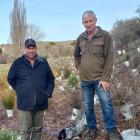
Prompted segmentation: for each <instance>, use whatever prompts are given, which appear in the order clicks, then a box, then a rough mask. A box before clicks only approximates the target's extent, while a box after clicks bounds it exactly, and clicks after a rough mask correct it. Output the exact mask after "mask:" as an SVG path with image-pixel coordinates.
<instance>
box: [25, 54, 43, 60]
mask: <svg viewBox="0 0 140 140" xmlns="http://www.w3.org/2000/svg"><path fill="white" fill-rule="evenodd" d="M23 59H24V60H28V58H27V56H26V55H23ZM28 61H29V60H28ZM35 61H37V62H44V60H43V58H41V57H40V56H38V54H36V56H35Z"/></svg>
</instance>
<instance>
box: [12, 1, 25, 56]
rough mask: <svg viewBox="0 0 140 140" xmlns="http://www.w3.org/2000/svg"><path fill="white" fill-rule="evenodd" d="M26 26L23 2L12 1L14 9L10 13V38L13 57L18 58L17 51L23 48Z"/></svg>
mask: <svg viewBox="0 0 140 140" xmlns="http://www.w3.org/2000/svg"><path fill="white" fill-rule="evenodd" d="M26 30H27V24H26V8H25V5H24V2H23V3H21V2H20V0H14V7H13V10H12V12H11V13H10V37H11V41H12V44H13V55H14V56H16V57H18V54H20V53H19V50H20V51H21V50H22V49H23V46H24V40H25V34H26Z"/></svg>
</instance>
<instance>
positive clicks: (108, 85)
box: [98, 81, 110, 91]
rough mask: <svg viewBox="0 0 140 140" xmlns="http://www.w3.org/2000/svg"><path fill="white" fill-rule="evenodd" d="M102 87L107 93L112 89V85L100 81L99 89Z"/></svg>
mask: <svg viewBox="0 0 140 140" xmlns="http://www.w3.org/2000/svg"><path fill="white" fill-rule="evenodd" d="M100 86H102V87H103V89H104V90H105V91H107V90H109V89H110V83H108V82H104V81H100V82H99V85H98V87H100Z"/></svg>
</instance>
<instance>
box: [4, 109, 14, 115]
mask: <svg viewBox="0 0 140 140" xmlns="http://www.w3.org/2000/svg"><path fill="white" fill-rule="evenodd" d="M6 112H7V117H13V110H12V109H7V110H6Z"/></svg>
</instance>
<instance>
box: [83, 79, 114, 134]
mask: <svg viewBox="0 0 140 140" xmlns="http://www.w3.org/2000/svg"><path fill="white" fill-rule="evenodd" d="M98 84H99V81H93V82H85V81H81V88H82V95H83V105H84V110H85V115H86V120H87V126H88V128H90V129H97V124H96V117H95V111H94V94H95V93H96V94H97V96H98V98H99V101H100V105H101V108H102V112H103V117H104V124H105V129H106V131H107V132H110V131H111V130H112V129H115V128H116V121H115V115H114V110H113V105H112V101H111V96H110V92H109V91H105V90H104V89H103V88H102V87H101V86H100V87H98Z"/></svg>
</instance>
